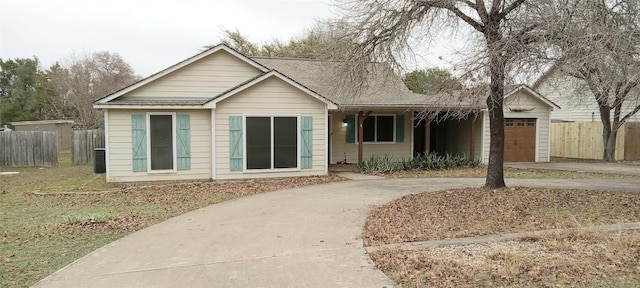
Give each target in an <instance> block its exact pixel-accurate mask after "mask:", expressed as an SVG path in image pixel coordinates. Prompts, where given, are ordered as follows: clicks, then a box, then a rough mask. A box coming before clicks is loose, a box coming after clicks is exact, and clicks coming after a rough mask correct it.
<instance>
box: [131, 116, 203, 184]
mask: <svg viewBox="0 0 640 288" xmlns="http://www.w3.org/2000/svg"><path fill="white" fill-rule="evenodd" d="M190 119H191V116H190V115H189V114H176V113H173V112H150V113H146V114H132V115H131V148H132V149H131V152H132V153H131V162H132V167H131V168H132V171H133V172H158V171H159V172H176V171H177V170H190V169H191V128H190V126H191V120H190Z"/></svg>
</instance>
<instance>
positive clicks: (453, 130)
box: [413, 114, 482, 159]
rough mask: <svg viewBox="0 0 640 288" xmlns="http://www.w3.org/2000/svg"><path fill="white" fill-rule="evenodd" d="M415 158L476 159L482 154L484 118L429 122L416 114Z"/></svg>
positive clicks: (414, 125)
mask: <svg viewBox="0 0 640 288" xmlns="http://www.w3.org/2000/svg"><path fill="white" fill-rule="evenodd" d="M413 136H414V137H413V156H414V157H415V156H417V155H419V154H424V153H437V154H440V155H444V154H447V153H448V154H452V155H466V156H467V157H469V158H471V159H476V157H477V156H478V155H480V154H481V150H480V149H481V145H482V118H481V117H477V116H476V115H473V114H472V115H469V117H468V118H466V119H457V120H456V119H448V120H443V121H439V122H437V121H428V120H425V119H419V118H417V117H416V115H415V114H414V121H413Z"/></svg>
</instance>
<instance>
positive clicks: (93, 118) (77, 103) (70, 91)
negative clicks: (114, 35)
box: [50, 51, 140, 128]
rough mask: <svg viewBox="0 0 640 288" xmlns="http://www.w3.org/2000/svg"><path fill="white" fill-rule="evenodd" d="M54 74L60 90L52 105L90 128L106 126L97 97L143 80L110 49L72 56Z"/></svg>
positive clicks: (55, 84)
mask: <svg viewBox="0 0 640 288" xmlns="http://www.w3.org/2000/svg"><path fill="white" fill-rule="evenodd" d="M50 74H51V75H50V77H51V81H52V82H53V83H54V87H56V89H57V93H58V97H57V101H56V103H52V106H54V107H56V110H57V111H59V113H61V114H63V115H65V118H67V119H73V120H76V121H77V122H79V123H82V124H83V125H84V126H85V127H86V128H99V127H102V125H103V123H102V113H101V112H100V111H98V110H96V109H93V102H94V101H95V100H97V99H98V98H100V97H103V96H105V95H107V94H109V93H112V92H114V91H116V90H118V89H120V88H123V87H125V86H127V85H129V84H131V83H133V82H135V81H137V80H139V79H140V77H139V76H136V75H135V74H134V72H133V69H132V68H131V66H130V65H129V64H127V63H126V62H125V61H124V60H123V59H122V57H120V55H118V54H115V53H110V52H106V51H102V52H96V53H93V54H91V55H88V56H87V55H85V56H72V57H69V59H68V60H67V61H65V62H64V63H62V65H61V66H57V65H56V67H55V69H50Z"/></svg>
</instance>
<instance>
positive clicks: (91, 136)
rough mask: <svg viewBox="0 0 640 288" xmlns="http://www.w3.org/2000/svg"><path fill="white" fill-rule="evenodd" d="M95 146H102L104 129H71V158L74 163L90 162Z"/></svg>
mask: <svg viewBox="0 0 640 288" xmlns="http://www.w3.org/2000/svg"><path fill="white" fill-rule="evenodd" d="M95 148H104V130H76V131H73V146H72V147H71V160H72V161H73V164H74V165H85V164H92V163H93V151H94V149H95Z"/></svg>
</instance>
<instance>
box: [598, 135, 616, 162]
mask: <svg viewBox="0 0 640 288" xmlns="http://www.w3.org/2000/svg"><path fill="white" fill-rule="evenodd" d="M604 130H608V134H609V135H608V136H604V134H605V133H604V132H603V133H602V134H603V140H604V142H603V143H604V156H603V157H602V159H603V160H604V161H607V162H614V161H616V137H617V136H618V130H617V129H611V128H609V129H606V128H605V129H603V131H604Z"/></svg>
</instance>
